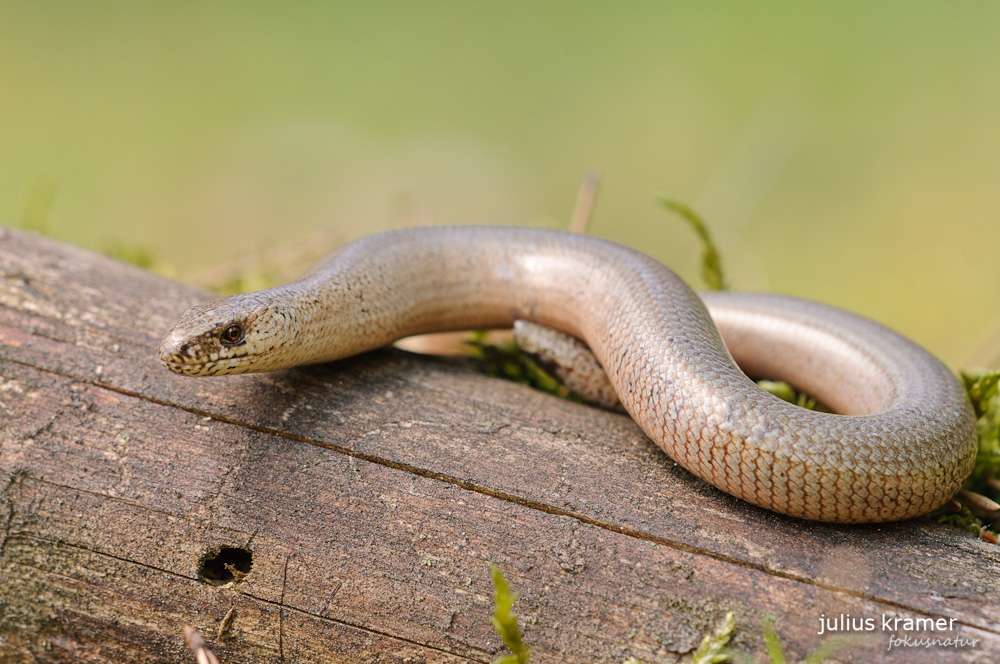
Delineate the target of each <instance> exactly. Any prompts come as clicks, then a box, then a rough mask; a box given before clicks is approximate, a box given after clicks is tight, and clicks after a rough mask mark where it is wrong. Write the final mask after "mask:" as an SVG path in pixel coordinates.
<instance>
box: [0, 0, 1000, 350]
mask: <svg viewBox="0 0 1000 664" xmlns="http://www.w3.org/2000/svg"><path fill="white" fill-rule="evenodd" d="M998 120H1000V3H989V2H963V1H959V2H950V3H941V2H913V1H895V2H837V3H815V2H814V3H802V2H757V3H737V2H709V3H706V2H702V3H693V2H692V3H680V2H619V3H611V2H601V3H597V2H580V1H548V2H541V1H538V0H536V1H534V2H502V3H486V2H470V1H468V0H465V1H461V2H459V1H435V2H414V1H413V0H409V1H398V2H350V3H346V2H289V3H263V2H247V1H244V2H215V3H205V2H186V1H181V2H169V3H167V2H162V3H151V2H142V1H129V2H105V1H94V2H52V1H48V0H34V1H30V2H28V1H25V2H21V1H12V0H0V223H3V224H9V225H14V226H24V225H28V226H36V227H38V226H41V227H44V228H45V230H46V232H48V233H49V234H51V235H52V236H54V237H58V238H61V239H64V240H67V241H69V242H72V243H76V244H79V245H83V246H86V247H90V248H94V249H98V250H108V249H109V248H110V247H127V248H130V250H135V249H137V248H138V249H142V250H144V251H146V252H148V253H149V254H150V255H151V256H152V257H153V259H154V260H153V263H154V267H155V268H157V269H159V270H160V271H164V272H166V273H169V274H172V275H174V276H177V277H179V278H182V279H185V278H186V279H191V278H193V277H194V276H195V275H197V274H199V273H202V272H203V271H204V270H205V269H206V268H208V267H210V266H212V265H215V264H220V263H226V262H228V261H232V260H233V259H235V258H237V257H240V256H247V255H254V254H258V253H259V252H260V251H261V250H263V249H265V248H268V247H273V246H275V245H279V244H285V243H290V244H293V245H294V244H295V243H296V242H299V243H304V242H305V243H308V242H313V241H314V240H310V239H308V238H315V237H316V236H315V232H316V231H317V229H321V228H327V229H330V232H331V233H332V234H333V235H334V236H335V237H336V238H338V239H340V240H346V239H350V238H353V237H357V236H359V235H363V234H366V233H370V232H373V231H376V230H381V229H385V228H391V227H397V226H403V225H407V224H413V223H429V222H433V223H441V224H455V223H476V224H485V223H490V224H518V225H546V226H562V225H564V224H565V223H566V220H567V218H568V216H569V214H570V211H571V209H572V206H573V201H574V198H575V195H576V189H577V186H578V184H579V181H580V178H581V175H582V173H583V171H584V169H585V168H586V167H591V166H592V167H595V168H597V169H598V170H599V171H600V173H601V174H602V176H603V177H602V183H601V190H600V194H599V197H598V201H597V206H596V209H595V211H594V216H593V219H592V223H591V229H592V232H593V233H594V234H595V235H599V236H602V237H607V238H611V239H614V240H617V241H619V242H623V243H626V244H629V245H631V246H633V247H637V248H640V249H642V250H644V251H646V252H648V253H650V254H652V255H653V256H655V257H656V258H658V259H660V260H661V261H663V262H665V263H667V264H669V265H671V266H673V267H674V268H675V269H676V270H677V271H678V272H679V273H680V274H681V275H682V276H684V277H685V278H686V279H688V280H689V281H690V282H692V283H697V282H698V251H699V248H698V245H697V242H696V240H695V239H694V237H693V236H692V235H691V233H690V232H689V230H688V229H687V228H685V227H684V225H683V224H682V223H680V222H679V221H677V220H676V218H674V217H671V216H670V215H669V214H668V213H666V212H665V211H664V210H663V209H662V208H660V207H658V206H657V205H656V204H655V202H654V195H655V194H658V193H660V194H668V195H670V196H672V197H675V198H677V199H679V200H682V201H684V202H686V203H688V204H689V205H692V206H693V207H695V208H696V209H697V210H698V211H699V212H701V213H702V214H703V215H704V216H705V217H706V218H707V220H708V222H709V224H710V226H711V228H712V229H713V231H714V233H715V236H716V238H717V240H718V242H719V244H720V247H721V250H722V252H723V258H724V260H725V262H726V266H727V268H728V274H729V279H730V281H731V282H732V283H734V284H735V285H736V287H738V288H740V289H747V290H768V291H778V292H786V293H792V294H797V295H802V296H806V297H810V298H814V299H817V300H822V301H826V302H830V303H833V304H838V305H840V306H844V307H847V308H850V309H853V310H856V311H859V312H862V313H865V314H867V315H869V316H872V317H874V318H876V319H878V320H880V321H882V322H885V323H887V324H889V325H891V326H893V327H895V328H897V329H899V330H900V331H903V332H904V333H906V334H908V335H910V336H912V337H913V338H915V339H916V340H917V341H919V342H921V343H923V344H925V345H927V346H928V347H929V348H930V349H931V350H933V351H934V352H936V353H937V354H939V355H940V356H941V357H942V358H943V359H945V360H946V361H948V362H950V363H952V364H953V365H954V364H961V365H968V364H969V363H974V362H980V363H981V362H985V361H988V360H991V359H993V356H995V355H996V354H997V352H1000V351H998V350H997V349H998V347H1000V330H994V332H992V333H991V332H990V329H991V327H994V326H995V325H996V323H997V319H998V317H1000V308H998V307H997V303H998V301H1000V266H998V261H997V251H996V246H997V244H998V240H1000V224H998V223H997V220H998V210H1000V187H998V186H997V179H998V176H1000V122H998ZM991 334H992V336H993V339H992V341H991V340H990V339H989V337H990V335H991ZM984 339H985V340H986V341H985V342H984ZM984 343H985V345H984Z"/></svg>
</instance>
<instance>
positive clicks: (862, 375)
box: [160, 228, 975, 522]
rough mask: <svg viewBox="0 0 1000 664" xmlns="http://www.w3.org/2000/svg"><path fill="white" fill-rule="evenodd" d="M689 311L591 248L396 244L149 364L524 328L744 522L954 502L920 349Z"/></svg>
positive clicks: (857, 514)
mask: <svg viewBox="0 0 1000 664" xmlns="http://www.w3.org/2000/svg"><path fill="white" fill-rule="evenodd" d="M702 297H703V298H704V300H702V299H701V298H699V296H698V295H697V294H695V293H694V292H693V291H692V290H691V289H690V288H688V287H687V285H685V284H684V282H682V281H681V280H680V279H679V278H678V277H677V276H676V275H675V274H674V273H673V272H671V271H670V270H669V269H668V268H666V267H664V266H663V265H661V264H659V263H658V262H656V261H655V260H653V259H652V258H649V257H648V256H645V255H643V254H641V253H639V252H636V251H633V250H631V249H627V248H625V247H622V246H619V245H616V244H613V243H610V242H606V241H602V240H598V239H595V238H590V237H585V236H579V235H572V234H568V233H560V232H556V231H544V230H532V229H513V228H422V229H412V230H405V231H395V232H390V233H384V234H380V235H373V236H369V237H366V238H363V239H361V240H358V241H356V242H354V243H352V244H349V245H347V246H345V247H343V248H342V249H340V250H338V251H336V252H334V253H332V254H330V255H329V256H328V257H327V258H325V259H323V260H322V261H320V263H318V264H317V265H316V266H315V267H314V268H313V269H312V270H310V271H309V272H308V273H307V274H306V275H305V276H303V277H302V278H301V279H299V280H297V281H294V282H292V283H290V284H288V285H285V286H280V287H278V288H272V289H268V290H264V291H258V292H256V293H248V294H245V295H236V296H232V297H229V298H225V299H223V300H219V301H217V302H214V303H212V304H208V305H203V306H199V307H195V308H194V309H192V310H191V311H189V312H188V313H186V314H184V316H182V317H181V319H180V320H179V321H178V323H177V324H176V326H175V327H174V328H173V330H171V331H170V333H169V334H168V335H167V336H166V338H165V339H164V340H163V343H162V345H161V347H160V358H161V361H162V362H163V364H164V365H165V366H166V367H167V368H169V369H171V370H172V371H175V372H177V373H181V374H185V375H189V376H201V375H222V374H232V373H245V372H250V371H270V370H275V369H282V368H287V367H292V366H297V365H301V364H310V363H315V362H326V361H330V360H336V359H339V358H343V357H347V356H350V355H354V354H356V353H361V352H364V351H367V350H372V349H374V348H378V347H381V346H385V345H386V344H389V343H391V342H393V341H395V340H397V339H400V338H402V337H405V336H409V335H413V334H421V333H425V332H433V331H442V330H460V329H475V328H495V327H510V325H511V324H512V323H513V321H514V320H516V319H524V320H529V321H535V322H538V323H540V324H543V325H548V326H550V327H554V328H556V329H559V330H563V331H565V332H567V333H569V334H571V335H573V336H576V337H578V338H580V339H582V340H584V341H585V342H586V343H587V344H588V345H589V346H590V348H591V349H592V350H593V351H594V354H595V355H596V356H597V359H598V360H599V361H600V363H601V365H602V366H603V367H604V369H605V371H606V372H607V374H608V377H609V378H610V380H611V383H612V384H613V385H614V387H615V390H616V391H617V393H618V395H619V398H620V399H621V402H622V404H623V405H624V407H625V409H626V410H627V411H628V413H629V414H630V415H631V416H632V417H633V418H635V420H636V422H638V423H639V425H640V426H641V427H642V429H643V430H644V431H645V432H646V433H647V434H648V435H649V437H650V438H652V439H653V440H654V441H655V442H656V443H657V445H659V446H660V447H661V448H662V449H663V450H664V451H665V452H666V453H667V454H669V455H670V456H671V457H672V458H673V459H674V460H676V461H677V462H678V463H680V464H681V465H683V466H684V467H685V468H687V469H688V470H690V471H691V472H692V473H694V474H695V475H697V476H699V477H701V478H703V479H704V480H706V481H708V482H711V483H712V484H714V485H715V486H717V487H719V488H720V489H722V490H723V491H726V492H728V493H730V494H732V495H734V496H737V497H739V498H742V499H744V500H747V501H749V502H751V503H754V504H756V505H760V506H761V507H765V508H767V509H770V510H774V511H777V512H782V513H785V514H790V515H792V516H796V517H802V518H805V519H815V520H820V521H835V522H873V521H890V520H896V519H905V518H908V517H912V516H916V515H919V514H923V513H925V512H927V511H929V510H931V509H934V508H935V507H938V506H940V505H942V504H943V503H944V502H945V501H947V500H948V499H949V498H951V497H952V496H953V495H954V494H955V493H956V492H957V491H958V489H959V488H960V486H961V483H962V481H963V480H964V479H965V477H966V476H967V475H968V474H969V472H970V471H971V469H972V463H973V459H974V456H975V422H974V416H973V412H972V408H971V406H970V404H969V403H968V399H967V397H966V395H965V392H964V390H963V389H962V386H961V385H960V384H959V382H958V380H957V379H956V378H955V377H954V376H953V375H952V374H951V372H950V371H948V369H947V368H946V367H945V366H944V365H943V364H941V362H939V361H938V360H937V359H935V358H934V357H933V356H931V355H930V354H929V353H927V351H925V350H923V349H922V348H920V347H919V346H917V345H916V344H914V343H913V342H911V341H909V340H907V339H905V338H903V337H901V336H899V335H898V334H896V333H894V332H892V331H890V330H888V329H886V328H885V327H882V326H881V325H878V324H877V323H874V322H872V321H870V320H867V319H865V318H862V317H860V316H856V315H854V314H850V313H847V312H845V311H841V310H838V309H834V308H832V307H827V306H824V305H820V304H816V303H812V302H808V301H805V300H798V299H794V298H789V297H781V296H775V295H759V294H747V293H707V294H704V295H703V296H702ZM706 306H707V309H706ZM709 314H711V316H710V315H709ZM713 319H714V324H713ZM234 325H235V326H237V327H232V326H234ZM716 326H718V328H717V327H716ZM227 330H228V331H227ZM720 332H721V336H720ZM223 337H227V343H228V344H229V345H227V344H226V343H223V341H222V339H223ZM723 339H725V344H724V343H723ZM727 346H728V351H727ZM730 353H732V356H730ZM733 358H735V360H736V362H738V363H739V364H740V366H742V368H743V370H745V371H746V372H747V374H749V375H753V376H766V377H769V378H777V379H782V380H787V381H788V382H789V383H791V384H792V385H793V386H795V387H796V388H798V389H801V390H804V391H806V392H809V393H810V394H812V395H814V396H816V397H817V398H819V399H820V400H821V401H822V402H824V403H826V404H827V405H828V406H830V407H832V408H833V409H834V410H836V411H837V412H838V413H846V414H845V415H833V414H828V413H819V412H814V411H808V410H805V409H802V408H799V407H797V406H794V405H792V404H789V403H786V402H784V401H782V400H781V399H778V398H777V397H775V396H773V395H771V394H768V393H767V392H765V391H764V390H762V389H760V388H759V387H758V386H757V385H756V384H754V383H753V381H751V380H750V379H748V378H747V377H746V375H745V374H744V373H743V371H742V370H741V369H740V367H738V366H737V365H736V364H735V363H734V362H733Z"/></svg>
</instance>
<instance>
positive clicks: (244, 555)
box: [198, 546, 253, 586]
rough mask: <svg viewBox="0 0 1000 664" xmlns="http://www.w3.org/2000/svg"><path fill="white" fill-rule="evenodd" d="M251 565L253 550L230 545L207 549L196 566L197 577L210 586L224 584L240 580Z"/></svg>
mask: <svg viewBox="0 0 1000 664" xmlns="http://www.w3.org/2000/svg"><path fill="white" fill-rule="evenodd" d="M251 567H253V552H252V551H250V549H242V548H237V547H232V546H225V547H222V548H221V549H209V550H208V551H207V552H206V553H205V557H204V559H203V560H202V561H201V567H199V568H198V579H199V580H200V581H202V582H204V583H207V584H209V585H211V586H224V585H226V584H227V583H233V582H235V581H240V580H242V579H243V577H245V576H246V575H247V574H249V573H250V568H251Z"/></svg>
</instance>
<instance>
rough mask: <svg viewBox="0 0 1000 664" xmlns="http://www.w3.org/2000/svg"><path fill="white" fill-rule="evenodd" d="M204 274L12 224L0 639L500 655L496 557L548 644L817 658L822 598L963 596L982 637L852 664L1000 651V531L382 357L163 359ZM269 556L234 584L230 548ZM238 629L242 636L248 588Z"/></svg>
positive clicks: (44, 650) (37, 655) (336, 654)
mask: <svg viewBox="0 0 1000 664" xmlns="http://www.w3.org/2000/svg"><path fill="white" fill-rule="evenodd" d="M205 297H206V296H205V294H204V293H200V292H197V291H194V290H192V289H189V288H186V287H183V286H180V285H178V284H176V283H173V282H170V281H167V280H164V279H162V278H158V277H155V276H152V275H149V274H146V273H144V272H142V271H140V270H137V269H135V268H132V267H129V266H125V265H120V264H118V263H115V262H113V261H110V260H108V259H104V258H101V257H98V256H95V255H93V254H89V253H87V252H84V251H81V250H78V249H74V248H72V247H67V246H64V245H59V244H56V243H53V242H51V241H48V240H45V239H42V238H38V237H35V236H32V235H28V234H25V233H21V232H17V231H10V230H7V231H2V235H0V305H2V306H0V417H2V423H0V574H2V577H3V583H2V584H0V661H4V662H7V661H10V662H34V661H42V662H178V661H193V660H192V658H191V657H190V654H189V653H188V652H187V650H186V646H185V645H184V642H183V635H182V629H181V626H182V624H184V623H191V624H194V625H195V626H196V627H198V628H199V629H200V630H201V632H202V634H203V635H204V636H205V638H206V640H208V642H209V645H210V647H212V648H213V650H214V651H215V652H216V654H217V655H219V657H220V659H221V661H223V662H279V661H284V662H340V661H344V662H348V661H349V662H358V661H360V662H407V661H409V662H462V661H466V662H487V661H490V660H491V659H492V658H493V657H494V656H496V655H497V654H499V653H500V652H502V649H501V644H500V641H499V638H498V637H496V635H495V634H493V632H492V628H491V626H490V622H489V615H490V611H491V609H492V586H491V584H490V580H489V574H488V564H489V563H490V562H495V563H497V564H498V565H499V566H500V567H501V569H502V570H503V571H504V573H505V574H506V576H507V578H508V581H509V582H510V584H511V586H512V589H513V590H514V591H515V592H517V593H519V594H520V595H521V599H520V601H519V602H518V603H517V604H516V605H515V610H516V611H517V612H518V614H519V615H520V616H521V617H522V626H523V629H524V634H525V640H526V642H527V643H528V644H529V645H530V646H531V647H532V648H533V651H534V658H533V660H532V661H538V662H583V661H592V662H621V661H622V660H624V659H625V658H626V657H629V656H635V657H638V658H639V659H640V660H642V661H643V662H646V663H647V664H648V663H649V662H671V661H680V659H681V657H682V656H683V655H685V654H688V653H690V652H691V651H692V650H693V649H694V648H695V647H697V644H698V643H699V642H700V640H701V638H702V637H703V636H704V635H705V634H706V633H708V632H709V631H710V630H711V628H712V627H713V626H714V625H715V624H716V623H717V622H718V621H719V620H721V619H722V617H723V616H724V615H725V613H726V612H727V611H730V610H731V611H734V612H735V613H736V615H737V620H738V629H737V632H736V636H735V641H734V644H735V646H736V648H737V649H739V650H742V651H745V652H748V653H750V654H751V655H763V653H764V646H763V642H762V640H761V626H760V620H761V618H762V616H764V615H765V614H767V615H771V616H774V617H775V618H776V619H777V625H778V631H779V633H780V635H781V637H782V639H783V641H784V643H785V645H786V649H787V650H788V651H789V653H790V655H791V658H792V659H793V660H794V659H796V658H801V657H803V656H804V655H805V653H806V652H808V651H809V650H810V649H812V648H813V647H815V646H816V645H817V644H818V643H819V642H820V641H822V640H823V637H819V636H817V634H816V632H817V631H818V625H819V618H820V614H825V615H827V616H831V615H833V616H836V615H838V614H841V613H844V614H851V615H852V616H866V617H874V618H876V619H877V620H878V621H879V622H880V621H881V616H882V615H887V616H901V617H913V618H916V617H944V618H954V619H955V621H956V623H955V625H956V632H949V633H944V634H938V635H937V636H939V637H945V638H946V637H954V636H956V635H958V636H961V637H962V638H966V639H979V640H980V641H979V643H978V645H977V646H975V647H966V648H959V649H955V648H910V649H904V650H899V649H894V651H892V652H884V648H885V647H886V645H887V641H888V634H887V633H883V632H882V631H881V630H876V631H875V632H874V637H875V643H874V645H873V646H870V647H856V648H853V649H850V650H845V651H842V652H841V653H840V654H838V655H837V656H836V658H837V659H838V660H839V661H900V662H939V661H955V662H980V661H982V662H986V661H992V659H991V658H992V657H993V656H994V653H995V652H998V651H1000V602H998V600H997V599H996V592H995V588H996V579H997V577H998V571H1000V560H998V559H1000V549H997V548H996V547H994V546H990V545H987V544H986V543H984V542H981V541H980V540H978V539H976V538H975V537H973V536H971V535H968V534H966V533H962V532H960V531H957V530H952V529H948V528H945V527H941V526H936V525H934V524H930V523H928V522H924V521H911V522H907V523H901V524H892V525H882V526H878V527H844V526H840V527H838V526H826V525H820V524H814V523H808V522H803V521H797V520H795V519H790V518H785V517H781V516H778V515H775V514H772V513H768V512H765V511H763V510H759V509H757V508H754V507H752V506H749V505H747V504H744V503H741V502H739V501H737V500H735V499H733V498H731V497H729V496H727V495H725V494H723V493H721V492H719V491H716V490H715V489H713V488H711V487H710V486H708V485H706V484H704V483H703V482H701V481H700V480H697V479H696V478H694V477H692V476H691V475H689V474H688V473H687V472H685V471H684V470H683V469H680V468H678V467H677V466H675V465H674V464H673V463H672V462H671V461H670V460H669V459H668V458H667V457H666V456H664V455H663V454H662V453H661V452H660V451H659V450H658V449H657V448H656V447H655V446H654V445H653V444H652V443H651V442H650V441H649V440H648V439H647V438H646V437H645V436H644V435H643V434H642V432H641V431H640V430H639V429H638V428H637V427H636V426H635V425H634V424H633V423H632V422H631V421H630V420H629V419H628V418H627V417H624V416H620V415H616V414H613V413H608V412H604V411H600V410H596V409H593V408H588V407H586V406H581V405H578V404H573V403H569V402H565V401H562V400H559V399H556V398H554V397H550V396H548V395H544V394H538V393H536V392H533V391H531V390H528V389H527V388H523V387H521V386H517V385H513V384H510V383H506V382H503V381H499V380H496V379H492V378H488V377H485V376H483V375H481V374H480V373H479V372H478V371H477V369H476V368H475V366H474V365H471V364H470V363H468V362H466V361H462V360H455V359H439V358H430V357H423V356H416V355H411V354H407V353H405V352H402V351H395V350H389V351H380V352H377V353H371V354H368V355H366V356H363V357H359V358H353V359H351V360H347V361H343V362H339V363H335V364H330V365H324V366H318V367H310V368H305V369H298V370H292V371H286V372H280V373H275V374H268V375H259V376H233V377H225V378H215V379H187V378H183V377H180V376H175V375H173V374H170V373H169V372H167V371H166V370H164V369H162V368H161V367H160V366H159V364H158V362H157V360H156V356H155V349H156V346H157V344H158V342H159V338H160V336H161V335H162V334H163V332H164V331H165V330H166V329H168V328H169V326H170V324H171V323H172V322H173V321H174V319H175V318H176V317H177V316H178V315H179V314H180V313H181V312H182V311H183V310H184V309H185V308H186V307H188V306H190V305H192V304H194V303H197V302H199V301H203V300H204V299H205ZM224 546H233V547H244V548H246V549H249V550H251V551H252V553H253V567H252V570H251V572H250V573H249V575H248V576H246V577H245V578H244V579H243V580H241V581H240V582H238V583H235V584H233V585H231V586H228V587H219V586H212V585H207V584H205V583H203V582H202V581H200V580H199V579H198V573H197V572H198V568H199V565H200V564H201V562H202V561H203V559H204V558H205V557H206V556H207V555H210V554H211V553H212V552H213V551H217V550H218V549H219V548H220V547H224ZM234 606H235V607H236V609H235V617H234V619H233V622H232V627H231V628H230V629H229V630H228V632H227V633H226V634H225V635H223V637H222V638H221V639H218V638H216V632H217V630H218V626H219V623H220V621H221V620H222V619H223V617H224V616H225V615H226V613H227V612H228V611H229V610H230V609H231V608H232V607H234Z"/></svg>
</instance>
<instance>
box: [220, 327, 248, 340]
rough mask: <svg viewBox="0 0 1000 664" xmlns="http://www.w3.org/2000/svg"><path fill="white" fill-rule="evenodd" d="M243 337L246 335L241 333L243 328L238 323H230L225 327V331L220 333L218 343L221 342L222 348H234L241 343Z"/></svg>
mask: <svg viewBox="0 0 1000 664" xmlns="http://www.w3.org/2000/svg"><path fill="white" fill-rule="evenodd" d="M244 336H246V333H245V332H244V331H243V326H242V325H239V324H238V323H232V324H230V325H227V326H226V329H224V330H223V331H222V336H221V337H219V341H221V342H222V345H223V346H236V345H238V344H241V343H243V337H244Z"/></svg>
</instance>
